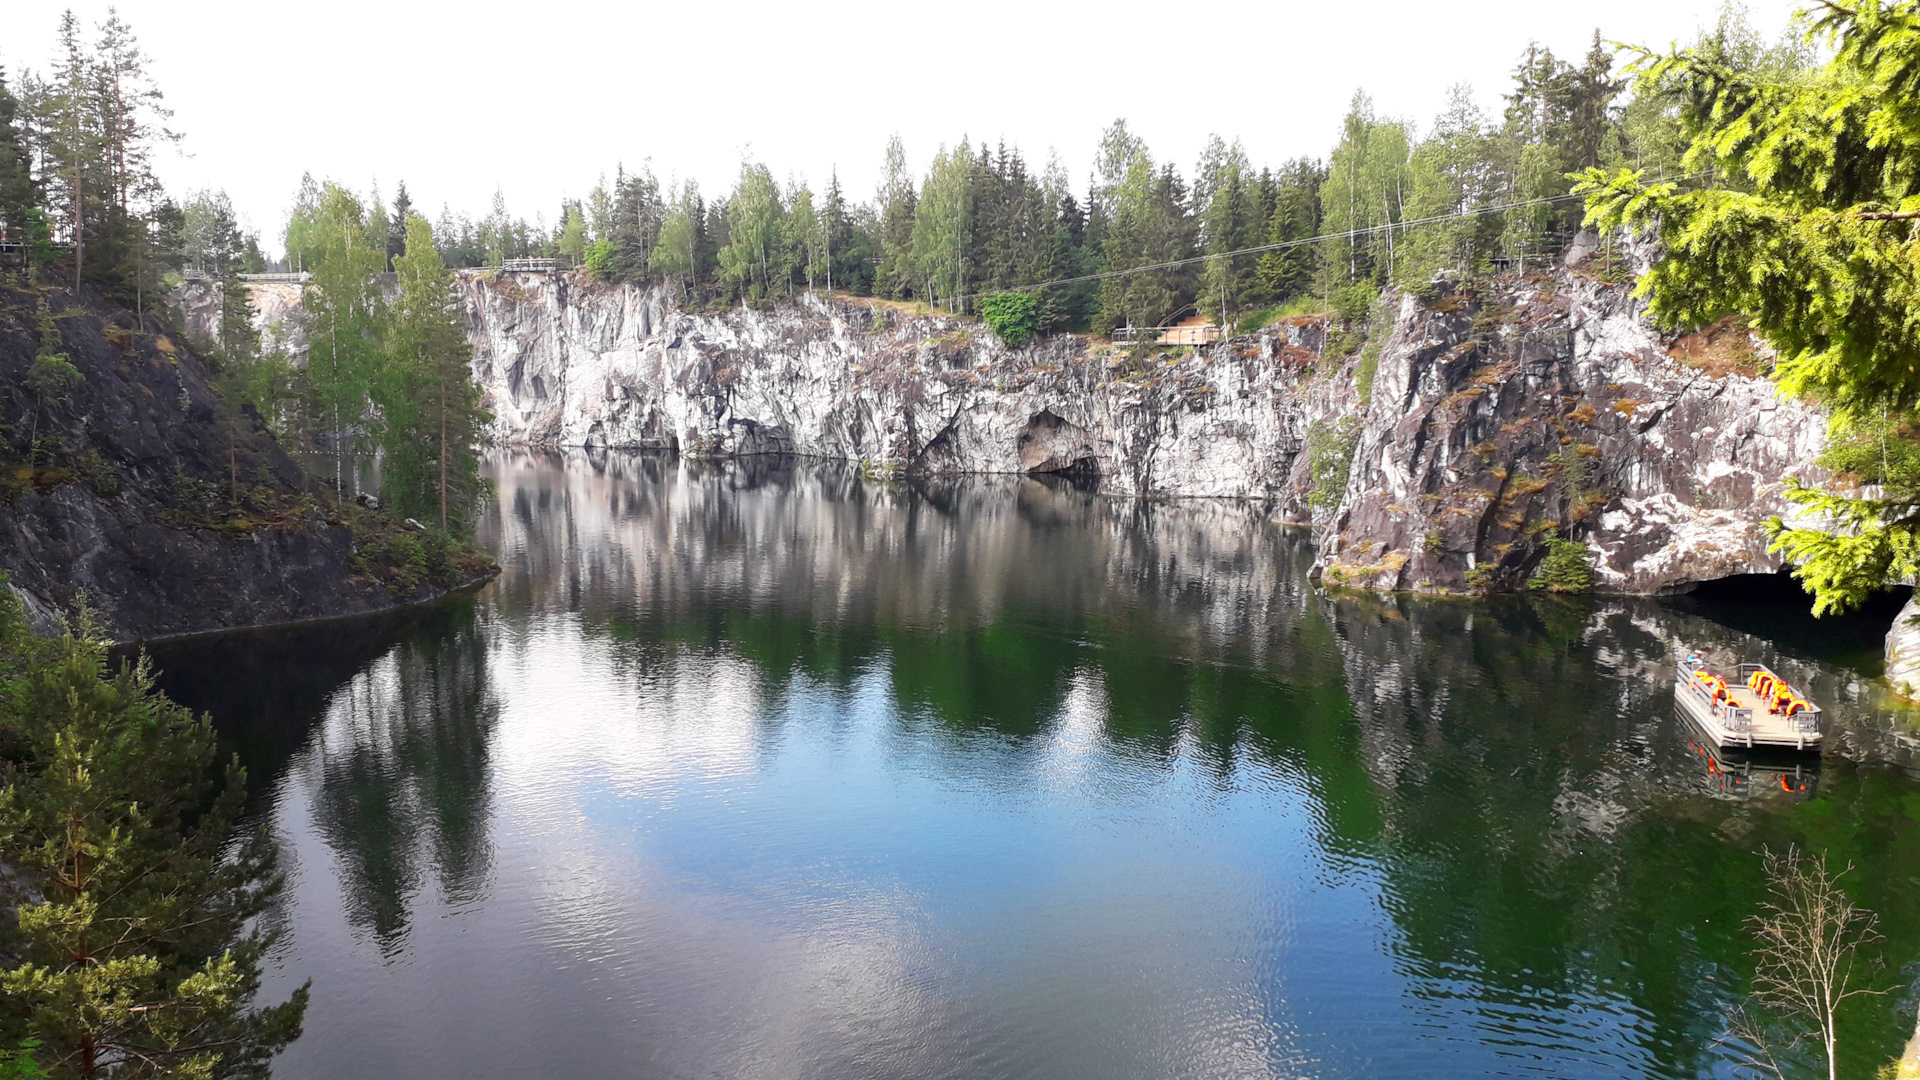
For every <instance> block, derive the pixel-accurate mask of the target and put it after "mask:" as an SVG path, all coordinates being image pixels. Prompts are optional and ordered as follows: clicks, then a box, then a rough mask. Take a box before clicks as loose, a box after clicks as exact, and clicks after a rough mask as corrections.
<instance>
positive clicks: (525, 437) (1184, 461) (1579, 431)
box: [461, 271, 1825, 593]
mask: <svg viewBox="0 0 1920 1080" xmlns="http://www.w3.org/2000/svg"><path fill="white" fill-rule="evenodd" d="M461 288H462V289H463V291H464V293H465V296H466V300H467V310H468V319H469V331H470V336H471V338H472V340H473V343H474V347H475V355H474V376H475V378H476V380H477V381H478V382H479V384H480V386H481V387H482V389H483V391H484V393H485V395H486V400H487V402H488V405H489V407H490V408H491V409H492V410H493V412H494V414H495V417H496V420H495V434H496V436H497V437H498V438H499V439H500V441H502V442H504V443H507V444H511V445H548V446H611V447H654V448H662V449H677V450H680V451H682V452H685V453H690V454H695V455H702V456H714V457H732V456H743V455H750V454H759V453H796V454H803V455H813V456H820V457H831V458H842V459H847V460H854V461H863V462H866V463H867V464H868V465H869V466H870V467H871V468H873V469H874V470H876V471H879V472H883V473H907V474H924V475H942V474H956V473H1018V472H1029V471H1067V470H1074V471H1084V472H1097V473H1098V474H1099V476H1100V477H1101V482H1102V487H1103V489H1104V490H1105V491H1107V492H1109V493H1112V494H1117V495H1129V496H1144V497H1216V498H1237V499H1253V500H1259V501H1260V502H1262V503H1263V504H1265V506H1266V507H1267V509H1268V511H1269V513H1270V514H1271V515H1272V516H1273V517H1275V518H1277V519H1279V520H1282V521H1288V522H1300V523H1311V524H1314V525H1316V526H1320V527H1322V528H1323V529H1324V530H1325V534H1326V536H1325V542H1324V543H1323V545H1322V549H1321V557H1322V568H1323V570H1324V571H1325V572H1326V573H1327V574H1329V575H1330V576H1331V579H1332V580H1335V581H1339V582H1343V583H1348V584H1353V585H1358V586H1366V587H1371V588H1385V589H1417V590H1429V591H1460V590H1475V589H1481V588H1501V587H1520V586H1523V585H1524V583H1525V582H1526V580H1527V578H1528V576H1529V575H1530V574H1531V573H1532V572H1533V570H1534V568H1535V567H1536V566H1537V565H1538V563H1539V561H1540V559H1541V557H1542V555H1543V554H1544V552H1545V543H1544V542H1545V540H1546V538H1547V537H1549V536H1557V535H1565V536H1572V537H1574V538H1577V539H1582V540H1585V541H1587V542H1588V543H1589V545H1590V548H1591V551H1592V555H1593V562H1594V568H1595V572H1596V578H1597V585H1598V586H1599V587H1600V588H1602V589H1604V590H1607V591H1612V592H1626V593H1651V592H1659V591H1663V590H1672V589H1677V588H1685V587H1686V586H1687V585H1688V584H1689V583H1691V582H1696V581H1701V580H1708V579H1712V578H1717V577H1723V576H1726V575H1729V574H1736V573H1750V572H1758V571H1772V570H1775V569H1778V567H1779V560H1778V559H1777V557H1775V556H1772V555H1769V554H1768V553H1767V551H1766V537H1765V533H1764V531H1763V529H1762V523H1763V522H1764V521H1765V520H1766V519H1767V518H1768V517H1770V516H1772V515H1774V514H1786V513H1789V511H1790V508H1789V507H1788V506H1787V505H1786V504H1785V503H1784V501H1783V500H1782V499H1781V497H1780V495H1781V491H1782V483H1781V481H1782V477H1783V476H1785V475H1788V474H1799V475H1802V476H1805V477H1807V478H1809V479H1817V474H1816V472H1815V471H1814V470H1813V467H1812V463H1813V461H1814V459H1815V457H1817V455H1818V454H1819V451H1820V449H1821V447H1822V445H1823V439H1824V431H1825V420H1824V417H1823V415H1822V414H1821V413H1820V412H1819V411H1818V410H1816V409H1814V408H1811V407H1809V406H1806V405H1803V404H1799V403H1795V402H1787V401H1782V400H1780V399H1779V398H1778V397H1777V396H1776V395H1775V394H1774V391H1773V387H1772V385H1771V384H1770V383H1769V382H1767V381H1766V380H1765V379H1763V378H1759V377H1757V375H1754V374H1744V375H1743V374H1737V373H1725V372H1721V373H1716V372H1714V371H1711V370H1703V369H1702V368H1700V367H1694V366H1688V365H1687V364H1685V363H1682V362H1681V361H1680V360H1676V359H1675V358H1674V357H1673V356H1671V355H1669V352H1668V347H1669V345H1670V342H1669V341H1668V340H1667V339H1666V338H1665V337H1663V336H1662V335H1661V334H1660V333H1659V332H1658V331H1656V330H1655V329H1654V328H1653V327H1652V326H1651V325H1650V324H1649V323H1648V322H1647V321H1646V319H1645V316H1644V311H1643V309H1642V307H1641V305H1640V304H1639V302H1638V301H1636V300H1634V299H1632V298H1631V297H1630V296H1629V295H1628V294H1627V291H1626V290H1625V289H1624V288H1622V287H1620V286H1615V285H1609V284H1605V283H1602V282H1599V281H1595V280H1592V279H1590V278H1588V277H1585V276H1583V275H1580V274H1578V273H1573V272H1569V271H1560V272H1556V273H1554V274H1551V275H1545V276H1536V277H1533V278H1529V279H1525V280H1519V279H1511V278H1509V279H1502V280H1501V281H1499V282H1497V283H1495V284H1493V285H1484V286H1482V287H1480V288H1479V289H1477V290H1475V289H1461V290H1456V291H1454V292H1452V293H1448V294H1444V295H1441V296H1438V297H1436V298H1434V299H1432V300H1430V301H1428V302H1424V303H1423V302H1422V301H1420V300H1417V299H1415V298H1413V297H1411V296H1407V297H1402V298H1400V299H1399V301H1398V306H1397V308H1396V309H1395V310H1394V311H1393V312H1392V318H1391V321H1390V322H1391V332H1390V335H1389V336H1387V337H1386V338H1385V340H1384V341H1383V342H1381V343H1379V346H1378V348H1377V349H1368V350H1365V351H1363V352H1361V353H1360V354H1358V355H1355V356H1351V357H1348V358H1347V359H1345V360H1339V359H1337V358H1336V359H1333V360H1329V359H1328V358H1327V357H1325V356H1323V355H1322V354H1323V353H1324V352H1325V350H1326V346H1327V339H1328V334H1329V327H1328V326H1327V325H1326V324H1325V323H1324V322H1322V321H1320V320H1315V319H1296V320H1291V321H1289V322H1288V323H1286V324H1283V325H1280V326H1276V327H1272V328H1269V329H1268V330H1266V331H1263V332H1261V333H1259V334H1255V335H1249V336H1244V337H1236V338H1232V339H1230V340H1228V341H1225V342H1222V343H1219V344H1217V345H1213V346H1209V347H1206V348H1204V349H1200V350H1195V351H1192V352H1190V353H1189V352H1188V351H1186V350H1168V351H1166V352H1165V353H1164V354H1163V355H1161V356H1158V357H1155V358H1152V359H1147V360H1140V361H1136V360H1129V359H1128V358H1127V357H1126V355H1125V354H1124V353H1123V352H1120V351H1118V350H1115V349H1113V348H1112V347H1109V346H1104V345H1097V344H1093V343H1089V342H1088V341H1086V340H1085V339H1081V338H1074V337H1059V338H1053V339H1049V340H1047V341H1043V342H1040V343H1037V344H1035V345H1032V346H1029V347H1027V348H1024V349H1020V350H1009V349H1007V348H1005V347H1004V346H1002V345H1001V344H1000V343H999V342H998V341H997V340H995V339H993V338H992V336H991V335H990V334H988V333H987V332H986V331H984V330H983V329H981V328H980V327H979V326H978V324H976V323H972V322H970V321H963V320H954V319H944V318H904V317H901V316H899V315H898V314H896V313H893V312H890V311H888V310H886V309H885V308H884V307H881V306H879V305H873V306H862V305H849V304H844V303H828V302H824V301H821V300H818V299H812V298H810V299H809V300H807V301H806V302H804V303H802V304H799V305H793V306H786V307H781V308H777V309H774V310H771V311H756V310H749V309H745V308H741V309H735V310H732V311H727V312H723V313H717V314H716V313H693V312H687V311H684V310H682V309H681V308H680V307H679V306H678V305H677V303H676V302H675V297H674V294H673V293H671V292H670V291H666V290H660V289H644V288H636V287H620V286H603V285H595V284H591V283H588V282H585V281H584V280H582V279H579V278H577V277H574V276H571V275H544V274H515V275H492V274H483V273H466V274H463V275H462V279H461ZM1368 355H1377V360H1376V361H1374V362H1372V363H1368V362H1364V361H1363V360H1362V359H1361V357H1363V356H1368ZM1369 366H1371V367H1373V368H1374V371H1373V374H1372V376H1371V386H1370V393H1369V394H1368V395H1366V396H1365V398H1364V400H1363V396H1362V393H1361V389H1362V385H1363V383H1365V382H1367V379H1365V378H1363V375H1362V369H1363V367H1369ZM1343 432H1344V433H1345V434H1346V435H1347V440H1346V443H1345V444H1352V445H1355V447H1356V448H1355V451H1354V454H1353V458H1352V461H1351V468H1350V470H1349V471H1348V475H1347V479H1346V483H1345V485H1344V487H1341V486H1339V485H1338V480H1337V476H1338V472H1339V469H1338V466H1339V465H1340V464H1341V463H1340V462H1339V461H1333V462H1331V463H1329V462H1327V461H1326V460H1324V459H1325V458H1326V457H1327V456H1328V453H1329V452H1328V451H1326V450H1325V449H1319V450H1316V448H1317V447H1323V446H1326V445H1332V446H1340V445H1345V444H1343V443H1342V442H1341V440H1340V439H1339V438H1337V436H1338V435H1340V434H1342V433H1343ZM1316 462H1318V463H1319V464H1321V466H1322V469H1321V474H1322V480H1321V481H1320V483H1321V484H1322V498H1320V499H1313V498H1311V496H1312V494H1313V492H1314V484H1315V480H1314V465H1315V464H1316ZM1329 465H1331V468H1329V467H1328V466H1329ZM1327 477H1334V478H1335V479H1334V480H1333V483H1334V487H1333V488H1332V489H1331V490H1328V489H1327V488H1326V485H1327V483H1328V480H1327V479H1326V478H1327Z"/></svg>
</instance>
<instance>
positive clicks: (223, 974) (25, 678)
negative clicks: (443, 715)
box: [0, 587, 307, 1078]
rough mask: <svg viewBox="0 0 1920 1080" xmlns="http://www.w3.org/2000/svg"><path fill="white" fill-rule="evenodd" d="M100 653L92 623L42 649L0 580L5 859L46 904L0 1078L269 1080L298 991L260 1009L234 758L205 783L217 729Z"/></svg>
mask: <svg viewBox="0 0 1920 1080" xmlns="http://www.w3.org/2000/svg"><path fill="white" fill-rule="evenodd" d="M106 656H107V643H106V642H105V641H104V640H102V639H101V638H99V637H98V636H97V635H96V634H95V633H94V631H93V629H92V627H91V625H90V624H89V623H87V622H86V621H85V620H84V619H83V620H81V621H80V622H79V623H77V624H74V625H72V626H70V627H69V628H68V629H67V631H66V632H65V633H64V634H62V636H61V637H59V638H57V639H53V640H45V639H38V638H35V637H33V636H32V635H31V634H30V633H29V632H28V631H27V628H26V617H25V612H24V609H23V608H22V607H21V605H20V603H19V601H18V600H17V599H16V598H15V597H14V596H13V595H12V594H11V593H10V592H8V591H7V590H6V589H5V588H4V587H0V732H3V733H4V735H5V740H4V744H0V745H4V748H5V752H6V758H7V764H8V766H9V772H8V782H7V786H6V787H5V788H4V790H0V860H4V861H5V863H6V864H7V865H9V866H10V867H12V868H14V869H15V870H16V871H17V872H19V873H20V874H21V875H22V876H23V877H24V878H25V879H26V882H27V884H29V885H30V886H31V888H32V889H33V890H34V892H35V893H36V894H37V899H34V900H30V901H28V902H25V903H22V904H21V905H20V907H19V908H18V935H19V937H18V944H17V945H16V946H15V947H16V948H17V949H18V950H19V951H18V952H17V953H16V955H17V957H18V962H17V963H16V964H15V966H13V967H11V968H10V969H9V970H7V971H6V972H4V973H0V1005H4V1010H5V1018H6V1021H7V1022H8V1023H9V1024H10V1025H12V1026H13V1029H14V1031H15V1032H16V1036H15V1037H17V1033H18V1032H19V1031H21V1030H22V1029H23V1028H30V1029H31V1030H32V1032H33V1033H34V1035H35V1037H36V1039H37V1042H35V1043H33V1044H31V1045H28V1046H25V1047H23V1052H22V1053H21V1054H15V1055H10V1060H9V1061H8V1062H7V1064H6V1065H5V1066H4V1068H6V1069H9V1070H12V1071H13V1073H14V1074H16V1075H29V1076H30V1075H43V1074H44V1075H51V1076H57V1077H84V1078H92V1077H103V1076H108V1075H111V1076H114V1077H161V1076H168V1077H211V1076H216V1075H217V1076H233V1077H264V1076H265V1075H266V1072H267V1067H268V1064H269V1062H270V1061H271V1059H272V1057H273V1055H274V1054H275V1053H277V1052H278V1051H279V1050H280V1049H281V1048H282V1047H284V1046H285V1045H286V1044H287V1043H288V1042H289V1041H291V1040H292V1039H293V1038H294V1037H296V1036H297V1035H298V1034H299V1030H300V1018H301V1014H302V1013H303V1011H304V1010H305V1007H306V999H307V991H306V988H305V987H302V988H301V989H300V990H298V991H296V992H295V993H294V995H293V997H292V998H291V999H290V1000H288V1001H286V1002H284V1003H282V1004H279V1005H274V1006H269V1007H266V1008H259V1009H255V1008H253V1007H252V1002H253V999H254V997H255V995H256V993H257V991H258V989H259V980H260V960H261V957H262V955H263V954H264V953H265V951H266V949H267V948H268V947H269V946H270V945H271V943H272V940H273V935H272V933H271V932H266V931H262V930H261V929H259V928H258V926H257V924H255V923H254V919H255V917H256V916H258V915H259V914H260V913H261V912H262V911H264V910H265V908H266V905H267V904H268V902H269V901H270V900H271V899H272V897H273V896H274V894H275V893H276V892H277V891H278V889H279V888H280V877H279V875H278V873H277V872H276V870H275V866H274V860H275V855H276V852H275V848H274V844H273V842H272V839H271V837H270V836H269V835H268V834H267V833H266V832H265V831H264V830H263V831H260V832H257V833H254V834H252V835H251V836H245V837H243V836H241V835H240V831H239V825H238V822H239V817H240V813H241V811H242V809H243V807H244V804H245V800H246V791H245V777H244V774H243V772H242V771H241V769H240V767H239V765H238V763H237V762H232V763H229V764H228V765H227V767H226V774H225V777H224V780H223V781H222V782H220V783H215V780H214V777H215V768H214V767H215V764H216V760H217V757H218V753H217V748H216V740H215V736H214V733H213V728H212V725H211V723H210V722H208V721H207V720H204V719H196V718H195V717H193V716H192V715H191V714H190V713H188V712H187V711H186V710H184V709H181V708H180V707H178V706H176V705H174V704H173V703H171V702H169V701H167V699H166V698H164V697H162V696H161V695H160V694H159V693H157V692H156V691H155V690H154V688H153V679H152V675H151V673H150V672H149V670H148V669H147V667H146V665H145V664H144V662H143V663H141V664H138V665H124V664H123V665H122V666H121V667H120V668H118V669H117V670H112V671H110V670H109V669H108V666H107V660H106ZM28 1056H30V1057H31V1058H32V1061H33V1064H32V1065H29V1064H27V1063H26V1061H25V1058H26V1057H28Z"/></svg>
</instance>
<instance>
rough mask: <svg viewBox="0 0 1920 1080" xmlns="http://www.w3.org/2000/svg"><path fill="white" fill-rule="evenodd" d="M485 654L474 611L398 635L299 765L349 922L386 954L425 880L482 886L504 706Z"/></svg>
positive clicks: (477, 890)
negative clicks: (423, 632) (494, 744)
mask: <svg viewBox="0 0 1920 1080" xmlns="http://www.w3.org/2000/svg"><path fill="white" fill-rule="evenodd" d="M488 653H489V646H488V642H487V638H486V634H485V633H484V632H483V631H482V630H481V629H480V628H478V627H477V626H475V624H474V623H473V622H472V620H471V619H469V620H466V621H465V622H464V623H461V624H457V625H453V626H449V627H447V628H446V632H445V633H443V634H442V635H439V636H434V637H426V638H420V639H415V640H409V641H407V642H404V643H402V644H401V645H400V646H398V647H396V648H394V649H392V650H391V651H389V652H388V653H387V654H386V655H385V656H383V657H381V658H380V659H379V660H378V661H376V662H374V663H372V664H369V665H367V667H366V668H365V669H364V670H363V671H362V672H360V673H359V674H358V675H356V676H355V677H354V678H353V679H352V680H351V681H350V682H349V683H348V684H347V685H346V686H345V687H343V688H342V689H341V690H340V691H339V692H338V693H336V694H334V695H333V700H332V703H331V707H330V708H329V709H328V711H327V715H326V718H325V720H324V721H323V723H322V726H321V730H320V731H319V732H318V733H317V735H316V737H315V738H314V740H313V747H312V750H311V751H310V753H308V754H307V755H305V756H304V757H303V759H302V760H301V761H300V762H299V763H298V765H297V768H298V771H299V772H300V774H301V776H302V779H303V781H304V782H305V784H306V786H307V787H308V789H309V790H311V791H313V792H315V797H314V806H313V811H312V812H313V819H314V826H315V828H316V830H317V832H318V834H319V835H320V836H322V837H324V838H325V839H326V841H327V843H328V844H329V845H330V846H331V847H332V848H333V850H334V853H335V860H336V865H337V867H338V873H339V876H340V886H341V888H342V890H343V892H344V893H345V895H346V903H347V917H348V920H349V921H350V922H351V923H352V924H353V925H354V926H355V927H357V928H360V929H361V930H363V931H364V932H366V933H367V934H370V935H371V936H372V938H373V940H374V941H375V942H377V943H378V945H379V948H380V950H381V952H382V953H384V954H386V955H390V956H391V955H394V954H396V953H398V952H399V951H400V950H401V949H402V948H403V947H404V946H405V944H406V940H407V922H408V912H409V907H410V903H411V900H412V898H413V896H414V894H415V893H416V892H418V891H419V890H420V888H421V887H422V886H423V885H424V884H426V883H427V882H428V881H429V880H430V881H431V882H432V884H433V885H435V886H436V887H437V889H438V891H439V894H440V897H441V900H442V902H443V903H446V904H450V905H460V904H465V903H472V902H475V901H478V900H480V899H482V898H483V897H484V895H485V889H486V883H487V876H488V870H489V869H490V862H491V841H490V840H489V838H488V829H489V825H490V821H489V818H490V814H491V810H492V796H491V794H490V792H489V791H488V788H487V782H488V772H489V761H488V758H489V752H490V743H491V741H492V736H493V729H494V727H495V724H496V723H497V721H498V719H499V712H500V707H499V703H498V701H497V700H495V698H494V696H493V693H492V684H491V682H490V680H489V678H488V674H487V665H488Z"/></svg>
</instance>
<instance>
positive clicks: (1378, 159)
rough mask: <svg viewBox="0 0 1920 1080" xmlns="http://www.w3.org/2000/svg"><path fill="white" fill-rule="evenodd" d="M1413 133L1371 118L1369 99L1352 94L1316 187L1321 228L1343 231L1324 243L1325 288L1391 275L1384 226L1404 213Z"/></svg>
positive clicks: (1391, 250) (1391, 251) (1389, 236)
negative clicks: (1337, 139) (1323, 178)
mask: <svg viewBox="0 0 1920 1080" xmlns="http://www.w3.org/2000/svg"><path fill="white" fill-rule="evenodd" d="M1412 137H1413V135H1412V132H1411V130H1409V126H1408V125H1407V124H1405V123H1403V122H1401V121H1398V120H1382V119H1379V118H1377V117H1375V115H1374V112H1373V101H1372V99H1370V98H1368V97H1367V95H1366V94H1365V93H1363V92H1356V93H1355V94H1354V96H1353V103H1352V105H1351V106H1350V107H1349V109H1348V110H1347V116H1346V120H1345V122H1344V124H1343V126H1342V132H1341V138H1340V142H1339V144H1338V145H1337V146H1335V147H1334V148H1333V156H1332V158H1331V160H1330V162H1329V164H1328V170H1327V179H1326V182H1325V183H1324V184H1322V185H1321V187H1320V206H1321V211H1322V214H1323V217H1322V219H1321V227H1322V230H1323V231H1324V232H1326V233H1339V234H1342V235H1340V236H1337V237H1335V238H1334V239H1332V240H1329V241H1327V242H1326V250H1325V255H1324V256H1323V259H1324V264H1323V272H1324V273H1325V274H1326V275H1327V286H1326V287H1327V288H1332V287H1334V286H1336V285H1344V284H1367V285H1373V284H1378V283H1380V282H1383V281H1387V280H1390V279H1391V278H1392V277H1393V267H1394V258H1395V246H1394V233H1393V232H1392V231H1389V230H1386V229H1384V228H1383V227H1384V226H1387V225H1389V224H1391V223H1393V222H1397V221H1400V220H1402V219H1403V218H1404V217H1405V216H1406V197H1407V194H1408V193H1409V191H1410V185H1409V184H1408V176H1407V158H1408V155H1409V152H1410V150H1411V145H1412Z"/></svg>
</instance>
